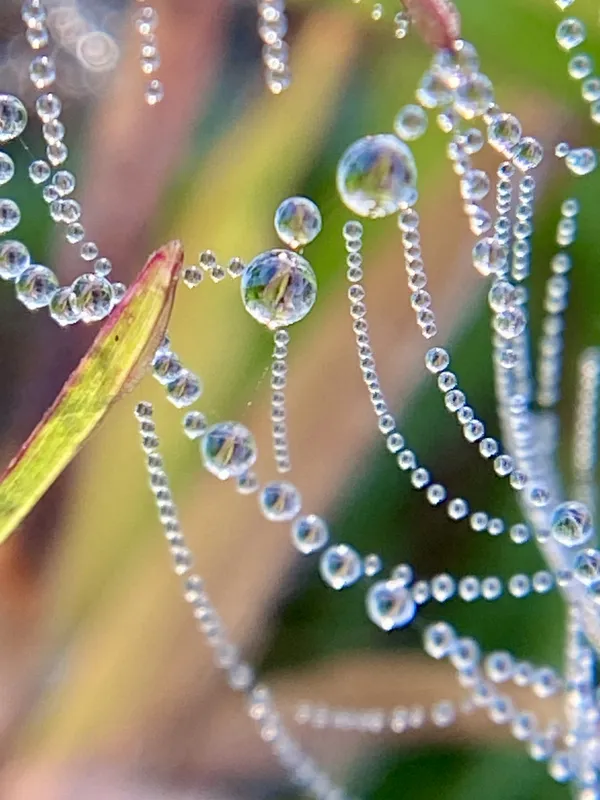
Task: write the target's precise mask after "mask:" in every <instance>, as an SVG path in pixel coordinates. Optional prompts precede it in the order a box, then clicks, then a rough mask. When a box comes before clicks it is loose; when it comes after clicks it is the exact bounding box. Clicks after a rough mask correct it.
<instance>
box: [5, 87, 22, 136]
mask: <svg viewBox="0 0 600 800" xmlns="http://www.w3.org/2000/svg"><path fill="white" fill-rule="evenodd" d="M26 125H27V111H26V110H25V106H24V105H23V103H22V102H21V101H20V100H19V98H18V97H15V96H14V95H13V94H0V142H10V141H11V139H16V138H17V136H20V135H21V134H22V133H23V131H24V130H25V126H26Z"/></svg>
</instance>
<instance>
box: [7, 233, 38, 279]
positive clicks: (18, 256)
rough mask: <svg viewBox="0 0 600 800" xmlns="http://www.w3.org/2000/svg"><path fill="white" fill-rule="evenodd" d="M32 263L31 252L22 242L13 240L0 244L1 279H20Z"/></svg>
mask: <svg viewBox="0 0 600 800" xmlns="http://www.w3.org/2000/svg"><path fill="white" fill-rule="evenodd" d="M30 263H31V259H30V257H29V250H28V249H27V248H26V247H25V245H24V244H23V243H22V242H18V241H16V240H13V239H6V240H5V241H2V242H0V278H4V280H6V281H10V280H13V279H14V278H18V277H19V275H20V274H21V273H22V272H23V270H26V269H27V267H28V266H29V265H30Z"/></svg>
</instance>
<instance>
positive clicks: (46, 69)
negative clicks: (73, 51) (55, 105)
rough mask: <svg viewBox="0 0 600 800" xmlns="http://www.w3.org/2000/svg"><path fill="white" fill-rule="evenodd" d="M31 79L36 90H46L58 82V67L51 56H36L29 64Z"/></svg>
mask: <svg viewBox="0 0 600 800" xmlns="http://www.w3.org/2000/svg"><path fill="white" fill-rule="evenodd" d="M29 79H30V81H31V82H32V83H33V85H34V86H35V88H36V89H46V88H47V87H48V86H51V85H52V84H53V83H54V81H55V80H56V65H55V64H54V60H53V59H52V58H50V57H49V56H35V58H33V59H32V60H31V63H30V64H29Z"/></svg>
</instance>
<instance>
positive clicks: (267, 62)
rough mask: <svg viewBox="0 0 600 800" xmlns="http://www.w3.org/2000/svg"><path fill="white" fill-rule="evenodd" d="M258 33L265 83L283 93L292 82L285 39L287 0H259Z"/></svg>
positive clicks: (271, 88)
mask: <svg viewBox="0 0 600 800" xmlns="http://www.w3.org/2000/svg"><path fill="white" fill-rule="evenodd" d="M257 6H258V35H259V36H260V38H261V41H262V43H263V53H262V57H263V64H264V68H265V83H266V85H267V88H268V89H269V91H271V92H272V93H273V94H281V92H283V91H285V89H287V88H288V86H289V85H290V82H291V76H290V68H289V64H288V59H289V52H288V45H287V43H286V41H285V35H286V33H287V16H286V13H285V0H257Z"/></svg>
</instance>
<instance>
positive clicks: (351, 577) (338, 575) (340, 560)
mask: <svg viewBox="0 0 600 800" xmlns="http://www.w3.org/2000/svg"><path fill="white" fill-rule="evenodd" d="M319 571H320V573H321V577H322V579H323V581H324V582H325V583H326V584H327V585H328V586H331V587H332V588H333V589H338V590H339V589H345V588H347V587H348V586H352V584H354V583H356V581H357V580H358V579H359V578H360V576H361V574H362V562H361V559H360V556H359V555H358V553H357V552H356V550H355V549H354V548H353V547H350V546H349V545H346V544H337V545H334V546H333V547H329V548H328V549H327V550H326V551H325V552H324V553H323V555H322V556H321V559H320V562H319Z"/></svg>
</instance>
